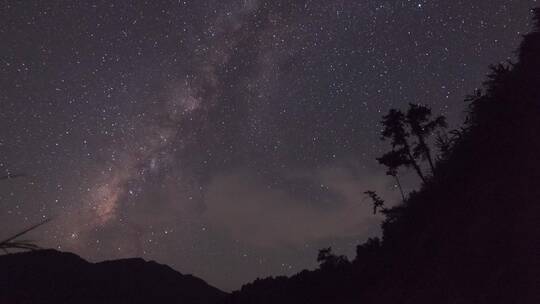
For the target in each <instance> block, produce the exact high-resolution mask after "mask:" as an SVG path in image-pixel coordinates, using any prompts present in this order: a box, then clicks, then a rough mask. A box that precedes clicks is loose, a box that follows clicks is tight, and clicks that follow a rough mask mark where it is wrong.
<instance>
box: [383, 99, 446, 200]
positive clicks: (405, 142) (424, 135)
mask: <svg viewBox="0 0 540 304" xmlns="http://www.w3.org/2000/svg"><path fill="white" fill-rule="evenodd" d="M431 115H432V114H431V109H430V108H429V107H427V106H424V105H416V104H412V103H411V104H409V109H408V110H407V114H403V112H401V111H400V110H396V109H391V110H390V111H389V112H388V114H387V115H385V116H384V117H383V120H382V124H383V126H384V129H383V131H382V139H383V140H385V139H390V140H391V144H392V150H391V151H389V152H387V153H385V154H384V155H382V156H381V157H379V158H377V161H379V163H380V164H382V165H385V166H386V167H387V168H388V169H387V171H386V174H387V175H390V176H393V177H394V178H395V179H396V182H397V185H398V187H399V190H400V192H401V195H402V197H403V199H404V200H405V195H404V194H403V189H402V188H401V183H400V182H399V178H398V176H397V170H398V168H399V167H401V166H404V167H413V169H414V170H415V171H416V173H417V174H418V176H419V177H420V179H421V180H422V181H423V182H424V183H425V182H426V177H425V175H424V173H423V172H422V169H421V167H420V164H419V160H427V162H428V163H429V166H430V168H431V172H432V174H433V173H434V172H435V163H434V160H433V156H432V155H431V149H430V148H429V145H428V143H427V140H428V138H429V137H430V136H431V135H432V134H434V133H435V131H436V130H438V129H443V128H446V126H447V125H446V119H445V118H444V116H442V115H439V116H437V117H436V118H434V119H432V118H431ZM411 136H414V137H415V138H416V142H411V141H410V137H411Z"/></svg>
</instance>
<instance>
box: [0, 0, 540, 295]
mask: <svg viewBox="0 0 540 304" xmlns="http://www.w3.org/2000/svg"><path fill="white" fill-rule="evenodd" d="M535 4H536V1H533V0H530V1H527V0H520V1H517V0H516V1H510V0H491V1H487V0H486V1H421V0H418V1H413V0H411V1H404V0H403V1H379V0H365V1H357V0H354V1H353V0H334V1H315V0H311V1H307V0H306V1H304V0H302V1H281V0H276V1H263V0H227V1H223V0H222V1H217V0H208V1H146V2H144V1H129V2H128V1H109V2H107V1H76V2H72V1H54V3H53V2H52V1H51V2H49V1H4V2H2V4H1V5H2V9H1V11H0V39H1V40H0V41H2V47H1V48H0V81H1V91H0V118H1V120H0V129H1V130H2V131H1V133H0V169H1V170H3V171H5V173H10V172H11V173H25V174H26V175H27V176H26V177H25V178H20V179H13V180H9V181H4V182H3V183H2V184H1V185H0V219H1V221H2V233H3V234H5V235H8V234H9V233H11V232H14V231H18V230H20V229H21V228H24V227H26V226H28V225H30V224H32V223H35V222H38V221H40V220H41V219H43V218H53V220H52V221H51V222H50V223H48V224H47V225H46V226H43V227H42V228H40V229H39V230H38V231H35V233H34V234H33V235H32V237H33V238H34V239H35V240H37V242H38V243H39V244H40V245H42V246H46V247H53V248H57V249H60V250H67V251H74V252H76V253H78V254H80V255H82V256H83V257H85V258H88V259H90V260H94V261H98V260H103V259H113V258H121V257H131V256H142V257H144V258H147V259H154V260H157V261H159V262H161V263H167V264H169V265H171V266H172V267H174V268H175V269H177V270H179V271H181V272H185V273H193V274H195V275H197V276H199V277H202V278H203V279H205V280H208V281H209V283H211V284H215V285H216V286H218V287H220V288H223V289H226V290H230V289H234V288H238V287H239V286H240V285H241V284H242V283H245V282H247V281H249V280H253V279H255V278H256V277H264V276H268V275H277V274H291V273H294V272H297V271H299V270H301V269H303V268H312V267H314V266H315V262H316V261H315V260H316V259H315V258H316V254H317V250H318V249H319V248H322V247H327V246H333V247H334V249H335V250H336V251H337V252H339V253H345V254H349V255H351V254H352V253H353V252H354V246H355V245H356V244H358V243H360V242H362V241H364V240H365V239H366V238H367V237H370V236H375V235H378V234H379V233H380V231H379V223H380V220H381V218H380V217H379V216H374V215H373V214H372V212H371V207H370V205H369V201H367V200H366V199H365V198H364V195H363V191H365V190H368V189H373V190H377V191H378V192H379V193H380V194H381V195H382V196H383V197H384V198H385V199H386V200H387V201H388V202H394V203H395V202H397V201H398V199H399V193H397V192H396V189H395V185H394V184H393V182H392V180H391V179H389V178H388V177H387V176H385V175H384V170H383V169H382V168H380V166H378V165H377V163H376V161H375V157H377V156H378V155H380V154H381V153H382V152H383V151H384V150H385V149H387V148H388V146H387V143H384V142H380V140H379V132H380V129H381V126H380V125H379V121H380V118H381V116H382V115H383V114H384V113H385V112H386V111H387V110H388V109H390V108H392V107H405V106H406V105H407V103H410V102H417V103H423V104H428V105H430V106H431V107H432V108H433V110H434V112H436V113H442V114H445V115H447V116H448V118H449V120H450V122H451V124H452V126H457V125H458V124H459V123H460V121H461V120H462V117H463V111H464V109H465V104H464V103H463V101H462V100H463V96H465V95H466V94H468V93H470V92H472V91H473V90H474V89H475V88H477V87H479V86H480V85H481V81H482V79H483V75H484V74H485V73H486V72H487V66H488V65H489V64H491V63H497V62H500V61H504V60H507V59H511V58H512V57H513V50H514V49H515V48H516V47H517V45H518V42H519V40H520V38H521V35H522V34H524V33H525V32H526V31H527V30H528V26H529V9H530V8H531V7H533V6H534V5H535ZM402 174H404V181H405V188H406V190H407V191H411V190H412V189H413V187H414V186H415V185H417V183H418V181H416V180H415V179H414V177H413V176H407V175H406V172H402Z"/></svg>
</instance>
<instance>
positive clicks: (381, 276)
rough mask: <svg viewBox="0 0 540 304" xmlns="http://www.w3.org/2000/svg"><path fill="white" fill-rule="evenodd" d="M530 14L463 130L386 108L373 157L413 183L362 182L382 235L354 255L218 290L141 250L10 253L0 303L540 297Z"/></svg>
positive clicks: (537, 69)
mask: <svg viewBox="0 0 540 304" xmlns="http://www.w3.org/2000/svg"><path fill="white" fill-rule="evenodd" d="M533 13H534V22H535V24H534V28H533V30H532V32H531V33H529V34H527V35H525V36H524V37H523V42H522V43H521V45H520V47H519V49H518V50H517V61H516V62H506V63H501V64H497V65H494V66H492V67H491V72H490V73H489V75H488V76H487V79H486V81H485V82H484V86H483V89H481V90H477V91H476V92H473V93H472V94H471V95H470V96H468V97H467V98H466V102H467V103H468V109H467V113H466V116H467V119H466V121H465V123H464V125H463V126H462V127H460V128H459V129H456V130H452V131H445V130H444V128H445V127H446V124H445V122H444V118H441V117H433V118H432V117H431V112H430V110H429V109H428V108H425V107H421V106H419V105H410V108H409V110H408V111H407V112H406V113H405V112H400V110H399V109H394V110H393V112H392V111H391V112H390V113H389V114H388V115H387V116H385V117H384V118H383V125H385V126H386V127H388V128H387V129H386V130H385V131H384V132H383V134H382V135H383V137H385V138H386V139H390V141H391V142H390V144H389V145H391V146H392V150H391V151H390V152H388V153H387V154H384V155H383V156H381V158H379V162H380V163H381V164H382V165H384V166H386V169H387V174H388V175H389V178H395V179H396V181H397V182H398V183H399V170H412V172H413V173H415V174H416V175H418V178H419V180H420V181H421V185H420V187H419V189H418V190H416V191H413V192H411V193H408V194H404V193H403V192H402V198H403V200H402V202H401V203H400V204H398V205H396V206H394V207H391V208H389V207H386V206H385V204H384V198H381V197H379V196H378V195H377V194H376V193H375V192H373V191H369V190H368V189H366V190H367V191H366V194H368V195H369V196H370V197H371V198H372V199H373V201H374V209H373V211H374V213H376V212H382V213H383V214H384V215H385V220H384V221H383V223H382V230H383V234H382V238H380V239H379V238H371V239H369V240H368V241H367V242H365V243H364V244H361V245H359V246H358V247H357V252H356V257H355V258H354V259H353V260H352V261H349V260H348V259H347V258H346V257H344V256H337V255H335V254H333V253H332V250H331V248H325V249H322V250H321V251H320V252H319V256H318V261H319V263H320V267H319V268H318V269H316V270H312V271H307V270H304V271H302V272H300V273H298V274H295V275H293V276H291V277H269V278H265V279H257V280H255V281H254V282H251V283H249V284H246V285H244V286H243V287H242V288H241V289H240V290H238V291H235V292H233V293H231V294H225V293H223V292H221V291H219V290H217V289H215V288H213V287H211V286H209V285H207V284H206V283H204V282H203V281H201V280H199V279H196V278H194V277H191V276H184V275H181V274H179V273H177V272H175V271H174V270H172V269H170V268H168V267H167V266H163V265H159V264H156V263H152V262H144V261H143V260H141V259H128V260H119V261H112V262H103V263H96V264H91V263H88V262H86V261H84V260H82V259H80V258H79V257H77V256H75V255H72V254H68V253H59V252H56V251H51V250H44V251H36V252H29V253H18V254H10V255H5V256H2V257H0V269H1V270H2V271H1V272H0V302H1V303H50V302H54V303H139V302H140V303H142V302H145V303H147V302H148V303H153V302H156V303H157V302H166V303H222V304H247V303H258V304H264V303H280V304H286V303H296V304H298V303H310V304H317V303H402V304H408V303H443V304H444V303H448V304H450V303H453V304H459V303H540V9H535V10H533ZM400 113H401V114H400ZM390 126H391V128H390ZM402 128H405V129H402ZM406 128H408V129H406ZM407 130H408V131H407ZM430 135H434V136H432V137H431V138H430ZM435 135H436V136H435ZM407 136H408V137H407ZM381 170H384V169H383V168H382V167H381Z"/></svg>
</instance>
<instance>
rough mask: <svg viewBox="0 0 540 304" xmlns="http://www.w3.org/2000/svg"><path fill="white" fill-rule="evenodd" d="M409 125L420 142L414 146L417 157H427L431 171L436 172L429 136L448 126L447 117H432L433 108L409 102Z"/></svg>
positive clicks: (412, 133) (407, 117) (407, 119)
mask: <svg viewBox="0 0 540 304" xmlns="http://www.w3.org/2000/svg"><path fill="white" fill-rule="evenodd" d="M406 122H407V125H408V126H409V127H410V130H411V135H414V136H415V137H416V139H417V140H418V142H417V143H416V145H415V147H414V148H413V153H414V156H415V157H421V158H422V159H426V160H427V161H428V163H429V166H430V168H431V172H432V173H435V164H434V162H433V157H432V155H431V149H430V148H429V145H428V144H427V143H426V140H427V138H428V137H429V136H430V135H431V134H433V133H434V132H435V130H437V129H441V128H446V127H447V124H446V119H445V117H444V116H442V115H439V116H437V117H436V118H435V119H433V120H432V119H431V109H430V108H428V107H427V106H424V105H416V104H412V103H411V104H409V109H408V110H407V116H406Z"/></svg>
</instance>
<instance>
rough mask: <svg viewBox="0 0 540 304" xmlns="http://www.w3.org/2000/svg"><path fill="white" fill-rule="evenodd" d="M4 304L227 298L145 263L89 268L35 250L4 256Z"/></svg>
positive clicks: (198, 302)
mask: <svg viewBox="0 0 540 304" xmlns="http://www.w3.org/2000/svg"><path fill="white" fill-rule="evenodd" d="M0 269H1V271H0V303H193V304H202V303H215V302H217V301H218V300H219V299H221V298H223V297H224V296H225V295H226V294H225V293H224V292H222V291H220V290H218V289H216V288H214V287H212V286H210V285H208V284H206V283H205V282H204V281H203V280H201V279H198V278H196V277H194V276H191V275H182V274H180V273H179V272H177V271H175V270H173V269H172V268H170V267H168V266H165V265H160V264H157V263H155V262H146V261H144V260H143V259H139V258H135V259H124V260H116V261H105V262H101V263H95V264H94V263H89V262H87V261H85V260H83V259H82V258H80V257H79V256H77V255H75V254H72V253H65V252H59V251H56V250H37V251H31V252H25V253H16V254H7V255H3V256H0Z"/></svg>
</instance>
